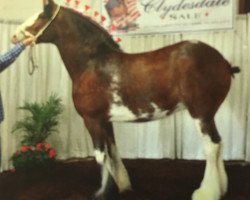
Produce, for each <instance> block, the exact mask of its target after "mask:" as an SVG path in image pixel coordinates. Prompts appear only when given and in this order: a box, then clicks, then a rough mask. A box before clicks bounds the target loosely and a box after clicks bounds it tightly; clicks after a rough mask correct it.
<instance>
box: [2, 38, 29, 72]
mask: <svg viewBox="0 0 250 200" xmlns="http://www.w3.org/2000/svg"><path fill="white" fill-rule="evenodd" d="M24 49H25V44H24V43H23V42H19V43H17V44H16V45H15V46H14V47H13V48H12V49H10V50H9V51H8V52H7V53H5V54H4V55H2V56H0V72H2V71H3V70H4V69H6V68H7V67H8V66H9V65H10V64H12V63H13V62H14V61H15V60H16V58H17V57H18V56H19V54H20V53H21V52H22V51H23V50H24Z"/></svg>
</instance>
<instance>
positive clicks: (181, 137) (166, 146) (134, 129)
mask: <svg viewBox="0 0 250 200" xmlns="http://www.w3.org/2000/svg"><path fill="white" fill-rule="evenodd" d="M94 2H96V1H94ZM249 19H250V15H248V16H247V15H242V16H238V17H237V20H236V22H235V23H236V28H235V30H228V31H220V32H212V31H211V32H198V33H183V34H169V35H144V36H123V37H122V38H121V39H122V42H121V47H122V48H123V49H124V50H125V51H126V52H131V53H132V52H144V51H149V50H153V49H156V48H159V47H162V46H165V45H169V44H172V43H175V42H178V41H181V40H201V41H203V42H206V43H208V44H210V45H211V46H213V47H215V48H216V49H218V50H219V51H220V52H221V53H222V54H223V55H224V56H225V58H227V59H228V61H229V62H230V63H232V64H233V65H236V66H240V68H241V73H240V74H237V75H235V78H233V80H232V86H231V90H230V92H229V95H228V96H227V98H226V100H225V101H224V103H223V105H222V106H221V108H220V110H219V112H218V113H217V115H216V123H217V126H218V130H219V132H220V134H221V136H222V138H223V142H224V147H225V148H224V158H225V159H227V160H229V159H237V160H238V159H241V160H246V161H250V135H249V131H250V120H249V118H248V116H249V114H250V106H249V96H250V94H249V93H250V92H249V91H250V88H249V81H250V79H249V78H248V77H249V74H250V63H249V62H250V60H249V59H250V51H249V50H250V49H249V44H250V24H249V21H250V20H249ZM16 26H17V25H16V24H14V23H4V22H1V23H0V33H1V34H0V53H3V52H6V51H7V50H8V49H9V48H10V47H11V44H10V41H9V38H10V35H11V34H12V33H13V31H14V29H15V28H16ZM35 55H36V58H37V61H36V62H37V64H38V66H39V67H38V69H36V70H35V72H34V74H33V75H32V76H30V75H29V74H28V67H29V64H28V58H29V48H27V49H26V50H25V51H24V52H23V53H22V54H21V56H20V57H19V58H18V59H17V61H16V62H15V63H14V64H12V65H11V66H10V67H9V68H8V69H6V70H5V71H4V72H2V73H1V74H0V89H1V94H2V97H3V104H4V108H5V120H4V122H3V123H2V124H1V126H0V127H1V132H0V133H1V153H2V158H1V163H2V169H3V170H6V169H9V168H10V167H11V162H10V157H11V156H12V154H13V153H14V152H15V151H16V149H17V148H18V147H19V146H18V145H19V141H20V138H19V136H17V135H16V134H12V133H11V132H12V128H13V125H14V123H15V122H16V121H17V120H18V119H21V118H22V117H23V116H24V113H23V111H20V110H19V109H18V107H19V106H22V105H23V103H24V101H29V102H34V101H37V102H42V101H46V100H47V99H48V97H49V96H50V95H51V94H52V93H56V94H58V95H59V96H60V97H61V98H62V101H63V102H62V103H63V105H64V112H63V114H62V115H61V116H60V119H59V120H60V125H59V127H58V130H59V133H54V134H53V135H51V136H50V137H49V138H48V142H49V143H50V144H51V145H52V146H53V147H54V148H55V149H56V152H57V156H58V159H67V158H72V157H87V156H92V155H93V146H92V143H91V140H90V136H89V134H88V131H87V129H86V128H85V126H84V124H83V120H82V119H81V117H80V116H79V115H78V114H77V113H76V111H75V108H74V105H73V102H72V97H71V92H72V89H71V84H72V83H71V80H70V78H69V75H68V73H67V71H66V68H65V66H64V64H63V63H62V60H61V58H60V55H59V53H58V51H57V49H56V48H55V47H54V46H53V45H49V44H40V45H37V46H36V47H35ZM114 130H115V136H116V141H117V147H118V149H119V152H120V154H121V156H122V157H123V158H184V159H203V158H204V156H203V150H202V144H201V139H200V138H199V136H198V134H197V131H196V129H195V125H194V123H193V120H192V118H191V117H190V116H189V114H188V113H187V111H180V112H178V113H176V114H174V115H172V116H170V117H168V118H166V119H162V120H159V121H153V122H147V123H114Z"/></svg>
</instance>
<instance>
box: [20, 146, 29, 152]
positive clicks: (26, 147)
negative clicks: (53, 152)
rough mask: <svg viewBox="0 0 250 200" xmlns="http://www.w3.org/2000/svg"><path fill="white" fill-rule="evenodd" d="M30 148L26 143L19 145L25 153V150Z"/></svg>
mask: <svg viewBox="0 0 250 200" xmlns="http://www.w3.org/2000/svg"><path fill="white" fill-rule="evenodd" d="M29 150H30V147H29V146H28V145H23V146H22V147H21V152H23V153H25V152H27V151H29Z"/></svg>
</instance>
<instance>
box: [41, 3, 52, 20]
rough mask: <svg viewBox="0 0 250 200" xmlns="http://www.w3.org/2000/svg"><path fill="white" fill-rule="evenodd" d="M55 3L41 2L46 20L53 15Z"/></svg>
mask: <svg viewBox="0 0 250 200" xmlns="http://www.w3.org/2000/svg"><path fill="white" fill-rule="evenodd" d="M54 6H55V3H54V1H53V0H43V9H44V16H45V17H46V18H51V17H52V15H53V7H54Z"/></svg>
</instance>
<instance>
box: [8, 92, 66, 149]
mask: <svg viewBox="0 0 250 200" xmlns="http://www.w3.org/2000/svg"><path fill="white" fill-rule="evenodd" d="M20 109H22V110H24V111H27V112H28V115H27V116H26V117H25V118H24V119H23V120H20V121H17V122H16V124H15V126H14V129H13V131H12V132H16V133H21V134H23V135H22V136H23V139H22V140H21V144H28V145H31V146H35V145H36V144H37V143H43V142H44V141H45V139H46V138H47V137H48V136H49V135H50V134H52V133H53V132H56V131H57V129H56V126H57V125H58V116H59V114H61V113H62V111H63V107H62V104H61V99H60V98H58V97H57V96H56V95H51V96H50V98H49V100H48V101H47V102H45V103H40V104H39V103H28V102H25V103H24V106H22V107H20Z"/></svg>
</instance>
